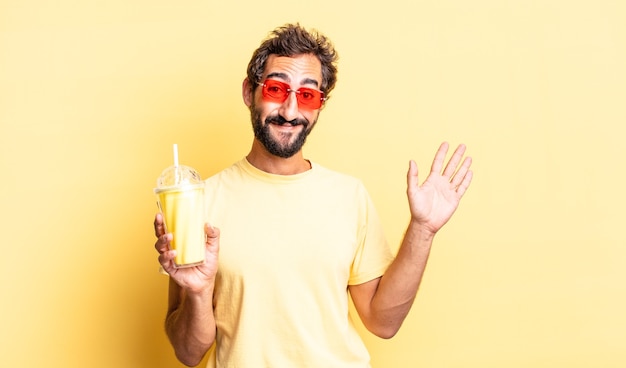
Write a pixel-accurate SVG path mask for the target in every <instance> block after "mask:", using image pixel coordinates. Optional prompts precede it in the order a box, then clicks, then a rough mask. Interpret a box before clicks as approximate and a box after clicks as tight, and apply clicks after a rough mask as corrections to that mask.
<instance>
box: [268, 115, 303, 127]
mask: <svg viewBox="0 0 626 368" xmlns="http://www.w3.org/2000/svg"><path fill="white" fill-rule="evenodd" d="M265 123H266V124H278V125H283V124H289V125H291V126H297V125H304V127H305V128H306V127H307V126H308V125H309V122H308V121H307V120H306V119H293V120H287V119H285V118H283V117H282V116H280V115H274V116H268V117H267V118H266V119H265Z"/></svg>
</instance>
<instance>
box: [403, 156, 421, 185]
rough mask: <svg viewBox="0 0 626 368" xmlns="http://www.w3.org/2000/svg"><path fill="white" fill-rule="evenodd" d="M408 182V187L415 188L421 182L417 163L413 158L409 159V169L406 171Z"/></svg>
mask: <svg viewBox="0 0 626 368" xmlns="http://www.w3.org/2000/svg"><path fill="white" fill-rule="evenodd" d="M406 184H407V188H408V189H410V188H414V187H416V186H418V184H419V177H418V170H417V164H416V163H415V161H413V160H410V161H409V170H408V172H407V173H406Z"/></svg>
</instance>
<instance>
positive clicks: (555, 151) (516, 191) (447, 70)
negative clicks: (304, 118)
mask: <svg viewBox="0 0 626 368" xmlns="http://www.w3.org/2000/svg"><path fill="white" fill-rule="evenodd" d="M625 19H626V6H625V5H624V3H623V2H622V1H617V0H615V1H611V0H597V1H565V0H553V1H521V0H520V1H514V0H475V1H465V0H442V1H415V0H407V1H400V0H389V1H372V2H363V1H335V0H332V1H326V0H318V1H309V2H300V1H276V2H256V1H255V2H253V1H241V2H237V1H232V2H228V1H219V2H218V1H193V0H192V1H178V2H174V1H163V0H150V1H147V0H137V1H121V0H112V1H95V0H81V1H79V0H73V1H72V0H60V1H54V2H53V1H41V0H39V1H36V0H33V1H29V0H8V1H7V0H2V1H1V2H0V124H1V134H0V153H1V155H0V177H1V179H0V185H1V190H0V193H1V194H0V195H1V198H0V203H1V210H0V212H1V215H0V216H1V217H0V219H1V221H0V224H1V225H0V230H1V238H0V244H1V246H0V248H1V249H2V250H1V251H0V259H1V260H2V261H1V263H0V276H1V278H0V293H1V295H2V301H1V302H0V308H1V309H0V326H1V327H0V346H2V352H1V353H0V366H2V367H176V366H179V363H176V361H175V358H174V356H173V353H172V350H171V348H170V346H169V344H168V342H167V340H166V338H165V335H164V333H163V332H162V321H163V316H164V314H165V306H166V285H167V280H166V278H165V277H163V276H161V275H159V274H158V273H157V261H156V252H155V251H154V249H153V243H154V237H153V234H152V231H153V230H152V220H153V216H154V213H155V212H156V206H155V198H154V195H153V193H152V188H153V186H154V184H155V179H156V177H157V176H158V175H159V173H160V172H161V170H162V169H163V168H165V167H166V166H168V165H170V164H171V161H172V157H171V145H172V143H178V145H179V149H180V159H181V162H182V163H184V164H187V165H190V166H193V167H195V168H197V169H198V170H199V171H200V172H201V173H202V175H203V176H208V175H210V174H212V173H214V172H216V171H217V170H219V169H221V168H224V167H226V166H227V165H229V164H230V163H232V162H233V161H235V160H238V159H239V158H241V157H242V156H243V155H245V154H246V153H247V152H248V149H249V147H250V143H251V139H252V134H251V132H250V131H251V129H250V123H249V118H248V113H247V110H246V108H245V107H244V105H243V103H242V101H241V96H240V84H241V81H242V79H243V77H244V75H245V74H244V73H245V67H246V65H247V62H248V60H249V57H250V55H251V53H252V51H253V49H254V48H255V47H256V46H257V45H258V44H259V42H260V41H261V39H262V38H263V37H264V36H265V35H266V34H267V32H268V31H270V30H271V29H273V28H274V27H275V26H278V25H281V24H283V23H285V22H292V21H300V22H301V23H302V24H303V25H305V26H307V27H316V28H318V29H320V30H321V31H323V32H324V33H326V34H327V35H329V36H330V37H331V38H332V39H333V40H334V42H335V44H336V47H337V49H338V50H339V52H340V57H341V60H340V64H339V67H340V71H339V83H338V85H337V88H336V90H335V92H334V93H333V95H332V97H331V100H330V101H329V102H328V105H327V107H326V109H325V110H324V111H323V113H322V115H321V118H320V120H319V124H318V126H317V127H316V129H315V130H314V132H313V134H312V135H311V137H310V139H309V141H308V143H307V146H306V148H305V155H306V156H307V157H308V158H311V159H313V160H315V161H317V162H319V163H321V164H323V165H326V166H328V167H331V168H333V169H336V170H339V171H344V172H347V173H349V174H352V175H355V176H358V177H360V178H362V179H363V181H364V182H365V184H366V185H367V187H368V188H369V190H370V192H371V194H372V196H373V198H374V201H375V202H376V205H377V207H378V210H379V212H380V214H381V217H382V218H383V221H384V226H385V231H386V232H387V234H388V237H389V240H390V242H391V243H392V244H394V245H396V244H397V243H398V242H399V240H400V238H401V236H402V232H403V230H404V228H405V226H406V223H407V220H408V213H407V204H406V199H405V193H404V190H405V172H406V169H407V166H408V164H407V162H408V160H409V159H411V158H413V159H416V160H417V162H418V164H419V165H420V167H421V170H422V173H424V174H425V173H426V172H427V170H428V167H429V165H430V160H431V158H432V156H433V154H434V151H435V150H436V148H437V146H438V144H439V143H440V142H441V141H443V140H448V141H450V142H451V143H452V144H454V145H456V144H458V143H460V142H464V143H466V144H468V146H469V149H470V153H471V155H472V156H473V158H474V160H475V164H474V170H475V179H474V182H473V184H472V187H471V188H470V190H469V192H468V193H467V195H466V197H465V199H464V201H463V203H462V205H461V208H460V209H459V210H458V212H457V214H456V216H455V217H454V218H453V220H452V221H451V222H450V223H449V224H448V225H447V227H446V228H444V230H443V231H442V233H440V234H439V235H438V237H437V239H436V245H435V248H434V250H433V252H432V255H431V259H430V263H429V266H428V269H427V272H426V276H425V280H424V283H423V284H422V288H421V290H420V294H419V297H418V299H417V301H416V304H415V305H414V307H413V309H412V311H411V313H410V315H409V317H408V319H407V320H406V322H405V324H404V326H403V328H402V330H401V331H400V333H399V334H398V335H397V336H396V337H395V338H394V339H392V340H389V341H381V340H379V339H377V338H374V337H371V336H368V335H365V339H366V342H367V344H368V346H369V348H370V351H371V353H372V356H373V365H374V367H375V368H381V367H389V368H400V367H464V368H466V367H481V368H484V367H623V366H624V365H626V348H625V347H626V313H625V312H624V311H626V286H625V285H626V282H625V280H626V267H625V263H626V262H625V261H626V249H625V246H626V241H625V240H626V236H624V221H625V220H626V219H625V216H624V208H625V207H626V195H625V190H624V185H625V182H626V175H625V174H624V171H625V170H626V165H624V158H625V157H626V148H625V147H626V144H624V136H625V134H624V133H625V132H624V130H625V129H624V126H625V124H626V71H625V70H626V68H625V66H626V26H625V24H626V22H624V20H625ZM286 223H288V222H286ZM242 231H245V229H242Z"/></svg>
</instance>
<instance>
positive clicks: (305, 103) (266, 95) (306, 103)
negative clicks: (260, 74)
mask: <svg viewBox="0 0 626 368" xmlns="http://www.w3.org/2000/svg"><path fill="white" fill-rule="evenodd" d="M268 83H271V84H272V85H271V86H270V85H268ZM258 84H259V85H260V86H261V92H263V99H265V100H266V101H270V102H276V103H283V102H285V101H287V98H289V94H290V93H291V92H294V93H295V94H296V99H297V100H298V106H299V107H301V108H305V109H311V110H317V109H320V108H322V106H324V102H325V101H326V97H325V94H324V92H322V91H320V90H317V89H315V88H309V87H300V88H298V89H297V90H296V89H292V88H291V86H290V85H289V84H288V83H285V82H283V81H280V80H277V79H266V80H265V82H258ZM272 86H279V87H280V88H281V89H283V90H285V91H286V93H285V98H283V99H282V100H281V98H279V97H277V96H272V93H271V92H269V91H268V88H269V87H272ZM303 92H309V93H311V92H315V93H319V94H320V97H319V100H317V99H313V100H303V99H302V98H303V97H302V93H303ZM312 103H314V104H313V105H311V104H312ZM318 103H319V105H318Z"/></svg>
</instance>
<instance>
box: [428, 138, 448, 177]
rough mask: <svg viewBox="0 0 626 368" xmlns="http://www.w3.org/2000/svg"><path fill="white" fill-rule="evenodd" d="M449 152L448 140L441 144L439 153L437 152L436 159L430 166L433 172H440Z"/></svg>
mask: <svg viewBox="0 0 626 368" xmlns="http://www.w3.org/2000/svg"><path fill="white" fill-rule="evenodd" d="M447 153H448V142H443V143H441V145H440V146H439V149H438V150H437V153H436V154H435V159H434V160H433V164H432V165H431V167H430V172H431V173H435V172H436V173H440V172H441V168H442V167H443V162H444V160H445V159H446V154H447Z"/></svg>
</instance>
